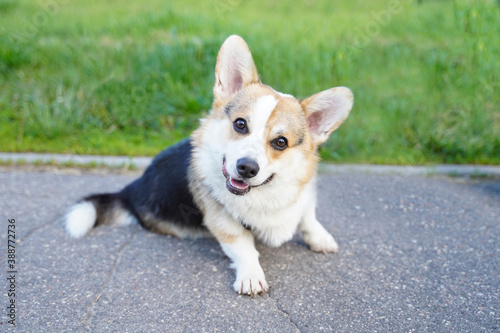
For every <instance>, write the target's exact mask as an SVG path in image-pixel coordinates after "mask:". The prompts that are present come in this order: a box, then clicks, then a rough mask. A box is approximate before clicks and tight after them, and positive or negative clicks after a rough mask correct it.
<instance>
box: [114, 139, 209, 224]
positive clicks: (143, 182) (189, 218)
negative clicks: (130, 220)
mask: <svg viewBox="0 0 500 333" xmlns="http://www.w3.org/2000/svg"><path fill="white" fill-rule="evenodd" d="M192 148H193V147H192V145H191V141H190V139H185V140H183V141H181V142H179V143H177V144H176V145H174V146H172V147H169V148H167V149H165V150H164V151H162V152H161V153H160V154H159V155H157V156H156V157H155V159H154V160H153V162H152V163H151V165H150V166H149V167H148V168H147V169H146V171H145V172H144V174H143V175H142V177H141V178H139V179H137V180H136V181H134V182H133V183H131V184H129V185H128V186H127V187H125V188H124V189H123V190H122V191H121V192H120V193H119V194H120V196H121V197H122V199H123V200H124V201H125V204H126V206H127V207H130V208H131V210H132V211H133V212H134V214H135V215H136V216H138V217H139V222H140V223H141V224H142V225H143V226H144V227H146V228H148V226H147V225H145V223H144V221H143V219H142V218H141V216H145V215H146V214H148V215H152V216H154V217H155V218H157V219H158V220H163V221H168V222H170V223H172V224H177V225H179V226H183V227H188V228H195V229H197V228H202V227H203V226H202V223H203V215H202V213H201V211H200V210H199V209H198V207H197V206H196V205H195V203H194V201H193V196H192V195H191V193H190V192H189V189H188V177H187V172H188V169H189V164H190V160H191V152H192Z"/></svg>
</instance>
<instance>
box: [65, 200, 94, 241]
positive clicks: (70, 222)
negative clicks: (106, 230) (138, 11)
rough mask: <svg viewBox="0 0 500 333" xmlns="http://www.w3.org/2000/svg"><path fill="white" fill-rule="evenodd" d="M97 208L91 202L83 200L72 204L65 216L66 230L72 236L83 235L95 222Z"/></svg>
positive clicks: (78, 236)
mask: <svg viewBox="0 0 500 333" xmlns="http://www.w3.org/2000/svg"><path fill="white" fill-rule="evenodd" d="M96 218H97V214H96V210H95V207H94V205H93V204H92V203H91V202H88V201H83V202H80V203H77V204H76V205H74V206H72V207H71V208H70V209H69V211H68V213H67V214H66V216H65V217H64V219H65V221H64V223H65V225H66V231H67V232H68V234H69V235H70V236H71V237H74V238H80V237H83V236H84V235H85V234H86V233H87V232H89V230H90V229H92V227H93V226H94V224H95V221H96Z"/></svg>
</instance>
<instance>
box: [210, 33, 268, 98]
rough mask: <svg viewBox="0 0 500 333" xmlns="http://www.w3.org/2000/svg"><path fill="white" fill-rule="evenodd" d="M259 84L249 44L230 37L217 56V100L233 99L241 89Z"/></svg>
mask: <svg viewBox="0 0 500 333" xmlns="http://www.w3.org/2000/svg"><path fill="white" fill-rule="evenodd" d="M259 82H260V80H259V74H258V73H257V68H256V67H255V63H254V62H253V58H252V54H251V53H250V49H249V48H248V45H247V43H245V41H244V40H243V38H241V37H240V36H237V35H232V36H229V37H228V38H227V39H226V41H225V42H224V44H222V47H221V48H220V51H219V55H218V56H217V65H216V66H215V84H214V97H215V99H216V100H217V99H225V98H228V97H231V95H232V94H234V93H235V92H237V91H238V90H240V89H241V88H243V87H245V86H247V85H250V84H252V83H259Z"/></svg>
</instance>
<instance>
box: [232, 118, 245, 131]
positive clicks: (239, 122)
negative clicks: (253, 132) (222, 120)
mask: <svg viewBox="0 0 500 333" xmlns="http://www.w3.org/2000/svg"><path fill="white" fill-rule="evenodd" d="M233 127H234V130H235V131H236V132H239V133H247V132H248V127H247V122H246V121H245V119H243V118H238V119H236V120H235V121H234V123H233Z"/></svg>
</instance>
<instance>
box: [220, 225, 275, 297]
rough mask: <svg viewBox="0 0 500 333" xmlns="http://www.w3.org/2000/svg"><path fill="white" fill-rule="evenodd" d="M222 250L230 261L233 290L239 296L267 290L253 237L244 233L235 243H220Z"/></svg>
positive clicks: (248, 233)
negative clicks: (232, 274)
mask: <svg viewBox="0 0 500 333" xmlns="http://www.w3.org/2000/svg"><path fill="white" fill-rule="evenodd" d="M221 247H222V250H223V251H224V253H225V254H226V255H227V256H228V257H229V258H230V259H231V261H232V265H231V267H232V268H234V269H235V270H236V280H235V282H234V284H233V288H234V290H235V291H236V292H237V293H239V294H244V295H257V294H260V293H262V292H265V291H267V290H268V289H269V286H268V284H267V282H266V277H265V275H264V271H263V270H262V267H261V266H260V264H259V253H258V252H257V250H256V249H255V245H254V240H253V236H252V234H251V233H250V232H248V231H245V232H244V233H243V234H242V235H240V236H239V237H238V240H237V241H236V242H235V243H232V244H227V243H221Z"/></svg>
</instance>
